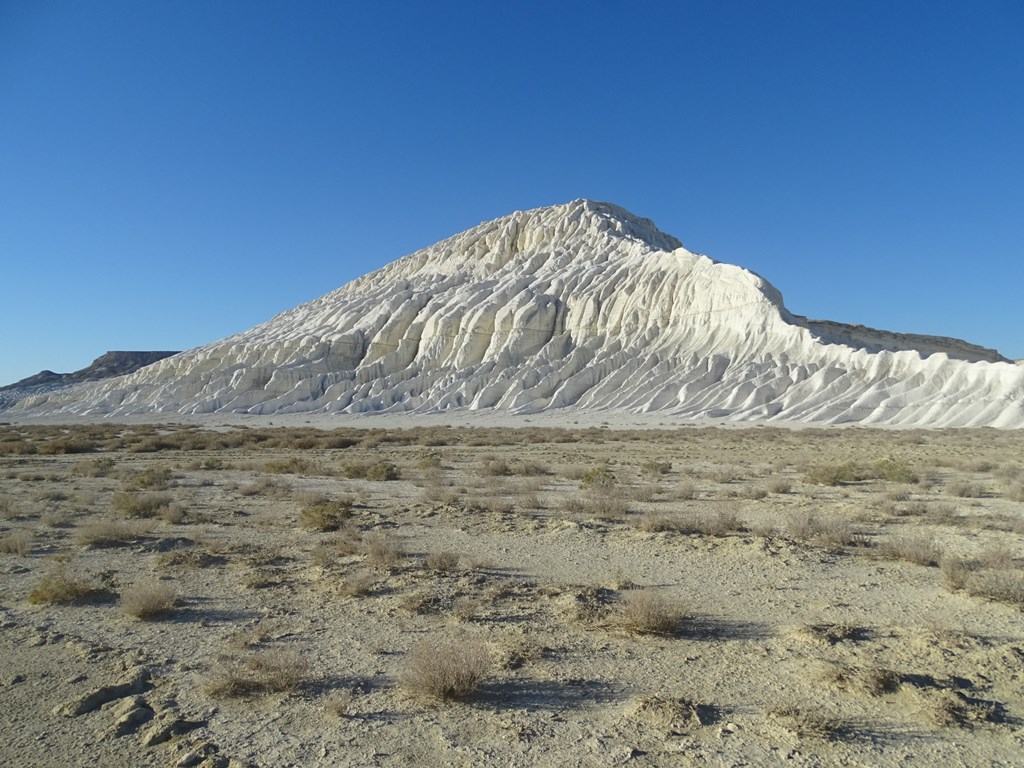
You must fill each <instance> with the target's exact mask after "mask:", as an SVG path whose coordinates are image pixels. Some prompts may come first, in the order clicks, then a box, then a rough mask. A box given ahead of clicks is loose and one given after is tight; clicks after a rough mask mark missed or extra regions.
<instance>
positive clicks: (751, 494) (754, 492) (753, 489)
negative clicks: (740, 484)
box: [740, 485, 768, 501]
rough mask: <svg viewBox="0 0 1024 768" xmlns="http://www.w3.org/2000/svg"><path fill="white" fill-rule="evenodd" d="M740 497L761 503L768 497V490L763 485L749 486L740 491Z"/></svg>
mask: <svg viewBox="0 0 1024 768" xmlns="http://www.w3.org/2000/svg"><path fill="white" fill-rule="evenodd" d="M740 496H742V497H743V498H745V499H751V500H752V501H760V500H761V499H764V498H767V497H768V489H767V488H765V487H764V486H761V485H748V486H746V487H745V488H744V489H743V490H742V491H740Z"/></svg>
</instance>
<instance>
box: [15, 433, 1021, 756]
mask: <svg viewBox="0 0 1024 768" xmlns="http://www.w3.org/2000/svg"><path fill="white" fill-rule="evenodd" d="M0 574H2V576H0V654H2V657H3V662H2V663H0V764H4V765H10V766H23V767H25V768H28V767H29V766H47V767H49V766H55V765H66V766H89V767H90V768H93V767H94V766H104V768H110V767H115V766H124V767H125V768H127V767H128V766H191V765H203V766H262V767H264V768H271V767H276V766H319V765H325V766H326V765H338V766H435V765H436V766H533V765H544V766H547V765H550V766H612V765H629V766H670V765H671V766H679V765H682V766H686V765H695V766H697V765H699V766H718V765H723V766H724V765H730V766H731V765H773V764H785V765H790V766H828V765H870V766H897V765H899V766H913V765H919V766H935V765H943V766H955V765H968V766H981V765H1007V766H1009V765H1020V764H1021V761H1022V755H1024V621H1022V619H1024V614H1022V606H1024V433H1021V432H1019V431H1016V432H1015V431H997V430H991V429H986V430H955V431H954V430H950V431H879V430H865V429H843V430H823V429H816V430H800V431H797V430H787V429H776V428H765V427H761V428H750V429H716V428H677V429H663V430H658V429H645V430H628V429H600V428H582V427H571V428H534V427H523V428H517V429H510V428H501V427H490V428H472V427H451V426H443V425H431V426H418V427H415V428H410V429H402V428H397V427H396V428H391V426H388V427H387V428H366V429H362V428H360V429H351V428H341V429H334V430H318V429H314V428H312V427H298V426H296V427H290V428H281V427H271V426H260V427H248V428H247V427H244V426H241V427H240V426H229V427H221V428H218V429H206V428H203V427H200V426H196V425H182V424H177V425H176V424H165V425H154V424H150V425H145V424H135V425H125V424H109V423H103V424H90V425H78V426H71V427H62V426H59V425H31V424H17V423H15V424H6V425H0Z"/></svg>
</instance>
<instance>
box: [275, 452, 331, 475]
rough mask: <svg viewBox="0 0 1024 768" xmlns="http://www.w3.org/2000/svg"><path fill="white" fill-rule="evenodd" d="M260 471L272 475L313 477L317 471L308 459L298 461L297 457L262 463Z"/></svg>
mask: <svg viewBox="0 0 1024 768" xmlns="http://www.w3.org/2000/svg"><path fill="white" fill-rule="evenodd" d="M262 469H263V471H264V472H269V473H271V474H274V475H313V474H317V471H318V467H317V466H316V465H315V464H314V463H313V462H311V461H310V460H309V459H300V458H299V457H298V456H291V457H289V458H287V459H274V460H271V461H267V462H264V463H263V467H262Z"/></svg>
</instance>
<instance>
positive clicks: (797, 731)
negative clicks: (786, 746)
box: [768, 704, 842, 739]
mask: <svg viewBox="0 0 1024 768" xmlns="http://www.w3.org/2000/svg"><path fill="white" fill-rule="evenodd" d="M768 714H769V715H770V716H771V717H772V718H774V719H775V720H776V721H778V723H779V725H781V726H782V727H783V728H785V729H786V730H788V731H791V732H792V733H793V734H794V735H796V736H797V737H799V738H802V739H803V738H819V739H833V738H835V737H836V736H837V735H838V734H839V732H840V731H841V730H842V722H841V721H840V720H839V719H837V718H835V717H833V716H832V715H829V714H827V713H825V712H822V711H820V710H819V709H810V708H806V707H801V706H798V705H796V704H789V705H783V706H779V707H774V708H772V709H770V710H768Z"/></svg>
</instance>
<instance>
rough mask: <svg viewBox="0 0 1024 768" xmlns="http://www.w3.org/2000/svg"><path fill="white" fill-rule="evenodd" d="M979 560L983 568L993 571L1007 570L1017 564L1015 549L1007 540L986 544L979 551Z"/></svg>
mask: <svg viewBox="0 0 1024 768" xmlns="http://www.w3.org/2000/svg"><path fill="white" fill-rule="evenodd" d="M978 562H979V564H980V565H981V567H982V568H986V569H988V570H993V571H1005V570H1008V569H1011V568H1013V567H1014V566H1015V561H1014V556H1013V550H1012V549H1010V547H1009V546H1008V545H1007V544H1006V543H1005V542H996V543H992V544H989V545H988V546H986V547H985V548H984V549H982V550H981V552H979V553H978Z"/></svg>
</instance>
